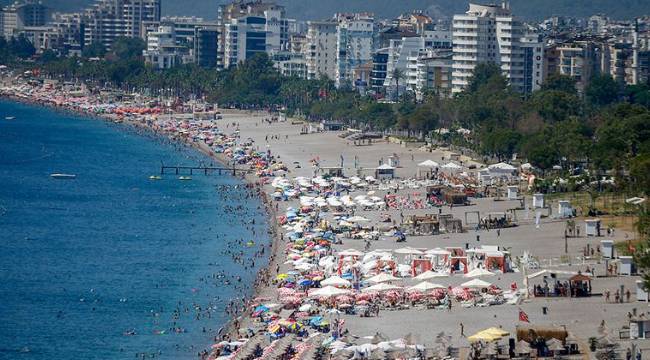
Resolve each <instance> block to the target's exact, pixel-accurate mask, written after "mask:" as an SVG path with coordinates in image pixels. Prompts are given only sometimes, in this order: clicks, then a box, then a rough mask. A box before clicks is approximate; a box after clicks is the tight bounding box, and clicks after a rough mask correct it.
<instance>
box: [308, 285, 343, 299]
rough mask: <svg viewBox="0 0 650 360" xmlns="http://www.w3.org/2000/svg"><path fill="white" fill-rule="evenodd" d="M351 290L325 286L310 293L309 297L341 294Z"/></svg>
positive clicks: (327, 296)
mask: <svg viewBox="0 0 650 360" xmlns="http://www.w3.org/2000/svg"><path fill="white" fill-rule="evenodd" d="M349 293H350V291H349V290H344V289H339V288H337V287H334V286H325V287H324V288H320V289H316V290H314V291H312V292H311V293H310V294H309V297H326V298H329V297H332V296H339V295H346V294H349Z"/></svg>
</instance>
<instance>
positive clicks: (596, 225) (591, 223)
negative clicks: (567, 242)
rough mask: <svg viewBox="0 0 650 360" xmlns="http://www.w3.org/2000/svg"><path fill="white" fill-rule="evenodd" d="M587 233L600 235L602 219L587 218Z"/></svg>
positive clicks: (588, 234)
mask: <svg viewBox="0 0 650 360" xmlns="http://www.w3.org/2000/svg"><path fill="white" fill-rule="evenodd" d="M585 235H587V236H600V219H586V220H585Z"/></svg>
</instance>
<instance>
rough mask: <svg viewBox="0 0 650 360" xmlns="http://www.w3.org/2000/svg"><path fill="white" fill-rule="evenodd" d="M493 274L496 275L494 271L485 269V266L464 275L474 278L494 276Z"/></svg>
mask: <svg viewBox="0 0 650 360" xmlns="http://www.w3.org/2000/svg"><path fill="white" fill-rule="evenodd" d="M493 275H494V273H493V272H490V271H487V270H485V269H483V268H476V269H474V270H472V271H470V272H468V273H467V274H465V275H463V277H466V278H473V277H480V276H493Z"/></svg>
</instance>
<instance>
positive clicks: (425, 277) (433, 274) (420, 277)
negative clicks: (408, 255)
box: [413, 270, 449, 281]
mask: <svg viewBox="0 0 650 360" xmlns="http://www.w3.org/2000/svg"><path fill="white" fill-rule="evenodd" d="M447 276H449V275H448V274H445V273H439V272H434V271H431V270H427V271H425V272H423V273H422V274H420V275H418V276H416V277H414V278H413V279H414V280H420V281H424V280H430V279H434V278H439V277H447Z"/></svg>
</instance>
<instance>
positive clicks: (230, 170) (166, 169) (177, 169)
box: [160, 164, 253, 176]
mask: <svg viewBox="0 0 650 360" xmlns="http://www.w3.org/2000/svg"><path fill="white" fill-rule="evenodd" d="M195 172H196V173H199V174H200V173H203V174H204V175H209V174H218V175H222V174H232V175H233V176H237V174H248V173H250V172H253V169H243V168H238V167H235V166H233V167H222V166H221V167H220V166H185V165H165V164H160V175H165V174H170V173H174V174H175V175H181V174H189V175H194V173H195Z"/></svg>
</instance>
